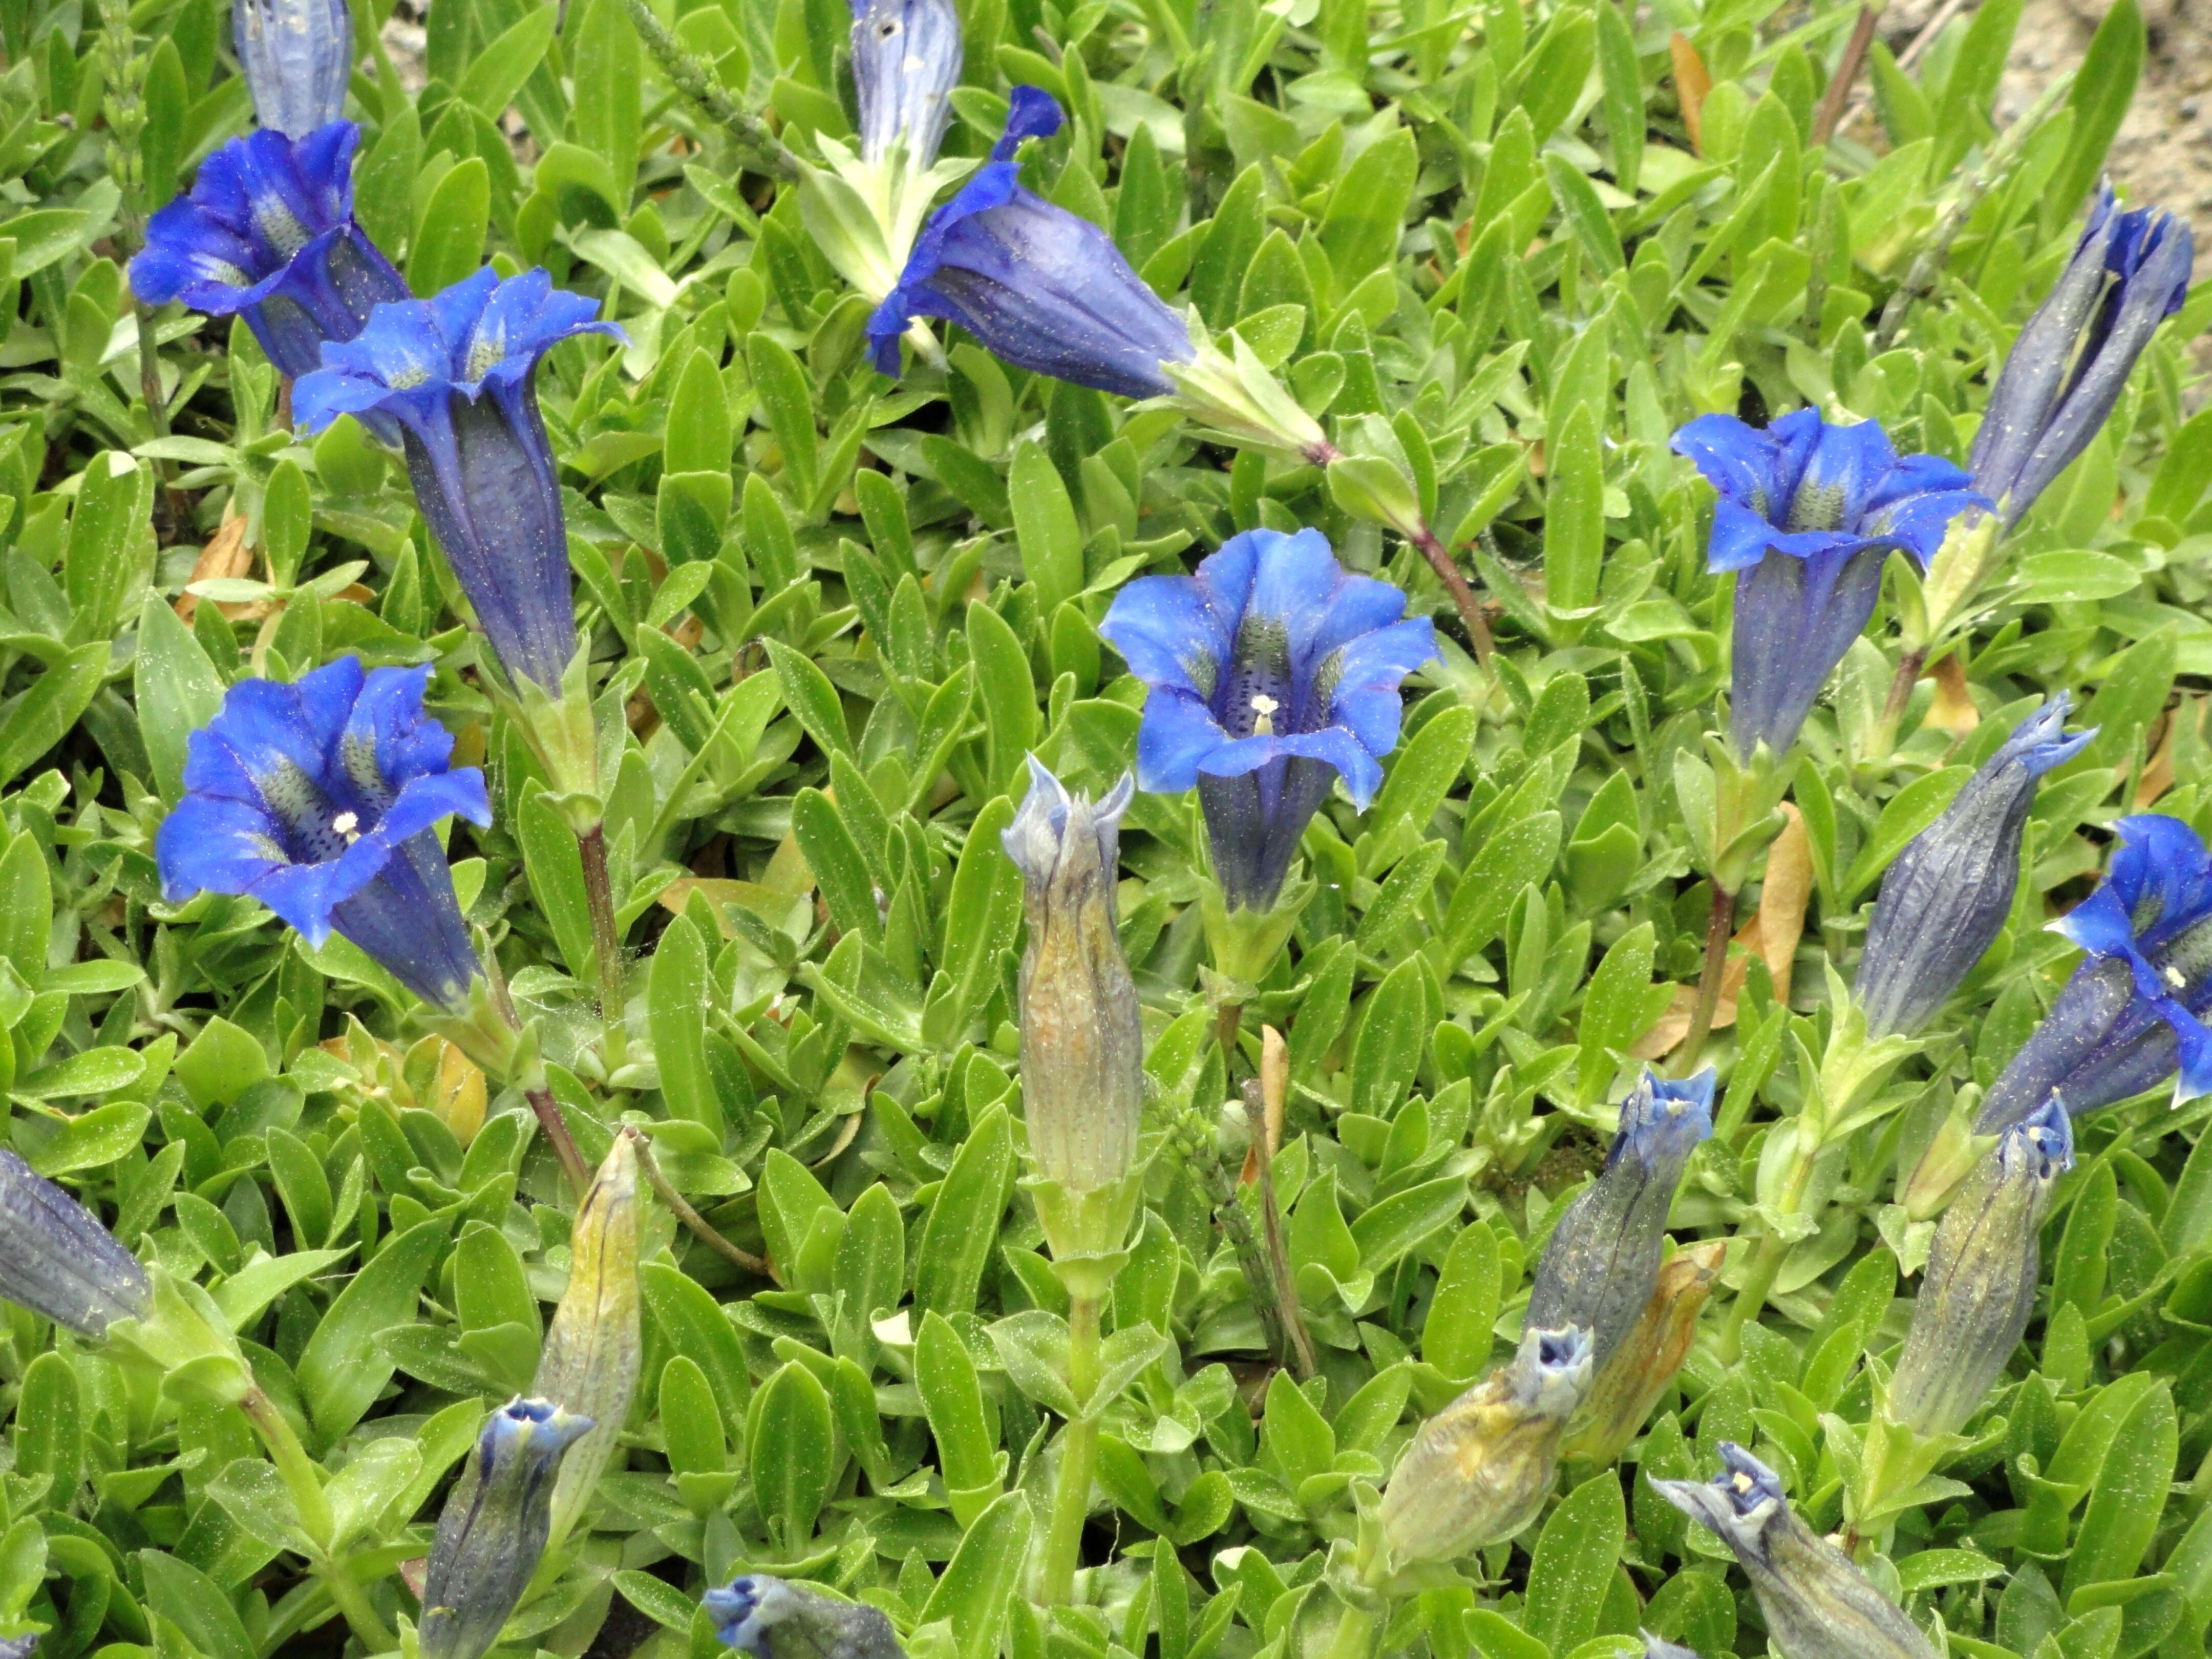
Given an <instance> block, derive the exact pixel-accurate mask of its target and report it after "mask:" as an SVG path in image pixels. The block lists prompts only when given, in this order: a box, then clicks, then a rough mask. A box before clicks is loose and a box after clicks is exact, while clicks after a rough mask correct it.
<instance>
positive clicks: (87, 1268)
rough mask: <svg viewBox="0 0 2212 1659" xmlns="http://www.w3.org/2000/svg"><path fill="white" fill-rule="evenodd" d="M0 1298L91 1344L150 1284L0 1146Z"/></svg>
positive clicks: (89, 1218) (141, 1312)
mask: <svg viewBox="0 0 2212 1659" xmlns="http://www.w3.org/2000/svg"><path fill="white" fill-rule="evenodd" d="M0 1297H6V1298H7V1299H8V1300H9V1301H10V1302H13V1303H15V1304H16V1305H17V1306H19V1307H24V1308H28V1309H29V1310H31V1311H32V1312H33V1313H35V1314H43V1315H44V1316H46V1317H47V1318H48V1319H51V1320H52V1321H53V1322H54V1323H55V1324H57V1325H65V1326H67V1327H68V1328H70V1330H73V1331H75V1332H76V1334H78V1335H80V1336H88V1337H93V1338H94V1339H97V1338H98V1337H100V1336H101V1335H102V1334H105V1333H106V1329H107V1328H108V1326H110V1325H111V1324H112V1323H113V1322H115V1321H117V1320H118V1319H143V1318H144V1317H145V1316H146V1311H147V1310H148V1309H149V1307H151V1306H152V1305H153V1297H154V1286H153V1283H152V1281H151V1280H149V1279H148V1278H147V1277H146V1270H145V1269H144V1268H143V1267H140V1266H139V1265H138V1258H137V1256H135V1255H131V1252H130V1251H128V1250H126V1249H124V1248H123V1246H122V1245H121V1244H120V1243H118V1242H117V1241H116V1237H115V1235H114V1234H112V1233H111V1232H109V1231H107V1229H106V1227H104V1226H102V1225H100V1218H99V1217H97V1216H95V1215H94V1214H93V1213H92V1212H91V1211H89V1210H88V1209H86V1208H85V1207H84V1206H83V1205H82V1204H80V1203H78V1202H77V1201H76V1200H75V1199H74V1198H71V1197H70V1195H69V1194H67V1193H65V1192H64V1191H63V1190H62V1189H61V1188H58V1187H57V1186H55V1185H54V1183H53V1182H51V1181H48V1180H47V1179H46V1177H45V1176H41V1175H40V1174H39V1173H38V1172H37V1171H36V1170H33V1169H32V1168H31V1166H30V1165H29V1164H26V1163H24V1162H23V1160H22V1159H21V1158H18V1157H16V1156H15V1153H14V1152H9V1150H8V1149H7V1148H6V1147H4V1146H0ZM0 1659H4V1656H0Z"/></svg>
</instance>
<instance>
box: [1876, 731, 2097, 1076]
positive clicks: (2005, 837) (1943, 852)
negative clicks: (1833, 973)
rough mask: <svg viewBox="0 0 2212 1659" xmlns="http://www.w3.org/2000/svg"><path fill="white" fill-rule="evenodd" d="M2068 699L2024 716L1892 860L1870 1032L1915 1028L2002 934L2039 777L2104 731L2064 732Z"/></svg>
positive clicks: (1881, 914)
mask: <svg viewBox="0 0 2212 1659" xmlns="http://www.w3.org/2000/svg"><path fill="white" fill-rule="evenodd" d="M2071 706H2072V704H2071V701H2070V699H2069V697H2068V696H2067V695H2066V693H2064V692H2063V691H2061V692H2060V693H2059V694H2058V695H2057V696H2056V697H2054V698H2052V699H2051V701H2050V702H2047V703H2045V704H2044V706H2043V707H2042V708H2039V709H2037V710H2036V711H2035V713H2033V714H2030V715H2029V716H2028V717H2027V719H2026V720H2022V721H2021V723H2020V726H2019V727H2018V728H2017V729H2016V730H2015V732H2013V734H2012V736H2011V737H2010V738H2008V739H2007V740H2006V742H2005V744H2004V746H2003V747H2002V749H1999V750H1997V751H1996V754H1994V755H1992V756H1990V757H1989V759H1988V760H1986V761H1984V763H1982V765H1981V768H1980V769H1979V770H1978V771H1977V772H1976V773H1975V774H1974V775H1973V776H1972V777H1971V778H1969V779H1967V780H1966V784H1965V786H1964V787H1961V788H1960V791H1959V793H1957V794H1956V795H1955V796H1954V797H1953V798H1952V800H1951V804H1950V805H1949V806H1948V807H1946V808H1945V809H1944V811H1943V815H1942V817H1939V818H1937V819H1936V822H1935V823H1931V824H1929V826H1928V827H1927V828H1926V829H1923V830H1922V831H1921V832H1920V833H1919V834H1918V835H1917V836H1914V837H1913V838H1912V839H1911V841H1910V842H1907V843H1905V850H1904V851H1903V852H1901V853H1899V854H1898V855H1897V857H1896V858H1895V860H1893V861H1892V862H1891V864H1890V866H1889V869H1888V871H1887V873H1885V874H1884V875H1883V877H1882V878H1881V898H1880V899H1879V900H1878V901H1876V902H1875V907H1874V920H1873V921H1872V922H1870V923H1869V925H1868V927H1867V939H1866V953H1865V954H1864V955H1863V956H1862V957H1860V958H1859V978H1858V987H1857V997H1858V1004H1859V1006H1860V1008H1861V1009H1863V1011H1864V1012H1865V1014H1866V1019H1867V1030H1868V1031H1869V1033H1871V1034H1872V1035H1874V1036H1884V1035H1886V1034H1888V1033H1891V1032H1901V1033H1904V1034H1905V1035H1908V1036H1909V1035H1911V1033H1913V1032H1915V1031H1917V1030H1919V1029H1920V1028H1921V1027H1922V1026H1923V1025H1925V1024H1927V1023H1928V1022H1929V1020H1931V1019H1933V1018H1935V1017H1936V1010H1937V1009H1939V1008H1941V1007H1942V1006H1943V1005H1944V1003H1945V1002H1947V1001H1948V1000H1949V999H1950V995H1951V993H1952V992H1954V991H1955V990H1957V989H1958V988H1959V982H1960V981H1961V980H1963V979H1965V978H1966V975H1967V974H1968V972H1969V971H1971V970H1972V968H1973V965H1974V964H1975V963H1977V962H1979V961H1980V960H1981V959H1982V954H1983V952H1984V951H1987V950H1988V949H1989V948H1990V945H1992V944H1994V943H1995V942H1996V936H1997V934H1998V933H1999V932H2000V931H2001V930H2002V928H2003V927H2004V920H2005V916H2006V915H2007V913H2008V912H2009V911H2010V910H2011V908H2012V897H2013V890H2014V889H2015V887H2017V886H2018V885H2019V882H2020V838H2021V831H2022V830H2024V829H2026V828H2027V814H2028V809H2029V808H2030V807H2032V806H2033V805H2035V781H2036V780H2037V779H2038V778H2039V777H2041V776H2042V775H2044V774H2045V772H2048V771H2050V770H2051V768H2053V767H2055V766H2059V765H2063V763H2065V762H2067V761H2069V760H2071V759H2072V758H2073V757H2075V756H2076V755H2078V754H2080V753H2081V750H2082V749H2083V747H2084V746H2085V745H2087V743H2088V742H2089V740H2090V739H2091V738H2093V737H2095V736H2096V735H2097V729H2096V727H2094V726H2091V727H2090V728H2089V729H2088V730H2087V732H2076V733H2075V734H2074V735H2073V736H2072V737H2069V736H2067V735H2066V732H2065V726H2066V715H2067V711H2068V710H2069V708H2070V707H2071Z"/></svg>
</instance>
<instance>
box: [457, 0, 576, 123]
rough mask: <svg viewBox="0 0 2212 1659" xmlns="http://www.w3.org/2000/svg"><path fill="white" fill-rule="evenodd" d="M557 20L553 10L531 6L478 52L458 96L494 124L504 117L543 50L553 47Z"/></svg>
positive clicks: (551, 8)
mask: <svg viewBox="0 0 2212 1659" xmlns="http://www.w3.org/2000/svg"><path fill="white" fill-rule="evenodd" d="M558 16H559V12H558V10H557V9H556V8H555V7H552V6H549V5H532V6H530V7H528V8H527V9H526V10H525V11H524V12H523V14H522V15H521V16H520V17H519V18H518V19H516V20H515V21H514V22H513V24H512V25H510V26H509V27H507V31H506V32H505V33H502V34H501V36H500V37H499V39H498V40H495V41H493V42H492V43H491V44H490V45H489V46H486V47H484V48H483V50H482V51H480V52H477V55H476V58H475V61H473V62H472V63H471V64H470V65H469V68H468V73H467V74H465V75H464V76H462V77H461V84H460V87H459V92H460V94H461V97H462V99H463V100H464V101H465V102H467V103H470V104H472V105H474V106H476V108H477V110H478V111H480V112H482V113H483V114H484V115H486V116H489V118H491V119H492V120H494V121H496V120H498V119H499V118H500V117H501V116H502V115H504V114H505V113H506V112H507V106H508V105H509V104H512V103H513V101H514V95H515V94H517V93H519V92H520V91H521V90H522V83H523V82H525V81H527V80H528V79H529V78H530V76H531V73H532V71H533V70H536V69H537V67H538V64H540V63H542V62H543V61H544V58H545V49H546V48H547V47H548V46H551V45H552V44H553V28H554V25H555V23H556V21H557V19H558Z"/></svg>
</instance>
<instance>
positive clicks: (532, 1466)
mask: <svg viewBox="0 0 2212 1659" xmlns="http://www.w3.org/2000/svg"><path fill="white" fill-rule="evenodd" d="M591 1427H592V1419H590V1418H588V1417H579V1416H577V1415H576V1414H575V1413H573V1412H568V1411H564V1410H563V1409H562V1407H560V1406H559V1405H557V1404H556V1403H555V1402H554V1401H550V1400H525V1399H523V1398H522V1397H521V1396H520V1395H516V1396H515V1398H513V1400H511V1401H508V1402H507V1404H506V1405H504V1406H502V1407H500V1408H499V1409H498V1410H497V1411H495V1412H494V1413H492V1414H491V1420H490V1421H489V1422H488V1423H486V1424H485V1425H484V1428H483V1434H482V1435H480V1436H478V1437H477V1444H476V1450H475V1452H474V1453H473V1454H472V1455H471V1456H470V1458H469V1462H468V1467H467V1468H465V1469H464V1470H463V1471H462V1472H461V1478H460V1479H459V1480H457V1481H456V1482H454V1483H453V1492H452V1493H451V1494H450V1495H449V1496H448V1497H447V1499H446V1507H445V1509H444V1510H442V1511H441V1513H440V1514H439V1516H438V1535H437V1538H436V1540H435V1541H434V1542H433V1543H432V1544H431V1546H430V1559H429V1565H428V1568H427V1569H426V1571H424V1573H423V1577H422V1659H477V1656H479V1655H481V1654H483V1652H485V1651H486V1650H488V1649H489V1648H490V1647H491V1646H492V1644H494V1643H495V1642H497V1641H498V1640H499V1633H500V1629H501V1626H504V1625H505V1624H506V1623H507V1615H508V1614H509V1613H513V1611H514V1609H515V1606H516V1604H517V1603H519V1602H520V1601H521V1600H522V1593H523V1591H525V1590H526V1589H529V1588H530V1580H531V1576H532V1574H534V1573H535V1572H536V1571H538V1562H539V1560H540V1559H542V1558H543V1557H544V1553H545V1544H546V1541H547V1539H548V1538H549V1537H550V1535H551V1528H552V1506H553V1484H554V1480H555V1478H556V1475H557V1474H558V1473H559V1470H560V1468H561V1460H562V1458H564V1457H566V1456H567V1455H568V1449H569V1448H570V1447H571V1446H573V1445H574V1444H575V1443H576V1442H577V1441H579V1440H580V1439H581V1438H582V1437H584V1436H585V1434H586V1433H587V1432H589V1431H590V1430H591Z"/></svg>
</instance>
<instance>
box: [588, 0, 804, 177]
mask: <svg viewBox="0 0 2212 1659" xmlns="http://www.w3.org/2000/svg"><path fill="white" fill-rule="evenodd" d="M629 15H630V21H632V22H633V23H635V25H636V26H637V37H638V39H639V40H642V41H643V42H644V43H645V48H646V50H647V52H651V53H652V54H653V58H654V60H655V61H656V62H657V63H659V65H660V69H661V72H662V73H663V74H664V75H665V76H667V77H668V78H669V80H670V81H671V82H673V83H674V85H675V86H676V88H678V90H679V91H680V92H682V93H683V94H684V96H685V97H687V98H689V99H690V100H691V101H692V102H693V103H695V104H696V105H698V106H699V107H700V108H702V109H703V110H705V111H706V112H707V113H708V115H710V116H712V117H713V118H714V119H715V120H717V121H719V122H720V123H721V124H722V125H724V126H725V127H727V128H728V129H729V131H730V136H731V137H732V138H734V139H736V140H737V143H738V149H739V150H741V151H743V152H744V155H745V157H746V162H747V165H748V166H750V167H753V168H755V169H756V170H757V171H759V172H762V173H768V174H769V175H770V176H771V177H773V178H777V179H796V178H798V177H799V163H798V161H796V160H794V159H793V156H792V154H791V152H790V151H789V150H787V149H785V148H784V147H783V141H782V140H781V139H780V138H778V137H776V136H775V134H774V133H773V132H771V131H769V126H768V123H767V122H765V121H763V120H762V119H761V118H760V117H759V116H757V115H756V114H754V113H753V112H751V111H750V110H749V109H746V108H744V106H741V105H739V104H738V102H737V101H736V100H734V99H732V97H731V96H730V94H728V93H727V92H726V91H724V90H723V89H722V85H721V83H720V82H719V81H717V80H715V78H714V73H713V71H712V70H709V69H708V66H707V65H706V64H703V63H702V62H701V61H700V60H699V59H698V58H695V57H693V56H692V55H691V54H690V52H686V51H685V50H684V47H683V46H682V44H681V43H680V42H678V40H677V39H676V37H675V36H674V35H672V34H671V33H669V32H668V30H667V27H665V25H664V24H663V23H662V22H661V21H660V19H659V17H658V16H656V15H654V13H653V8H652V7H651V6H648V5H647V4H646V3H645V0H629Z"/></svg>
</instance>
